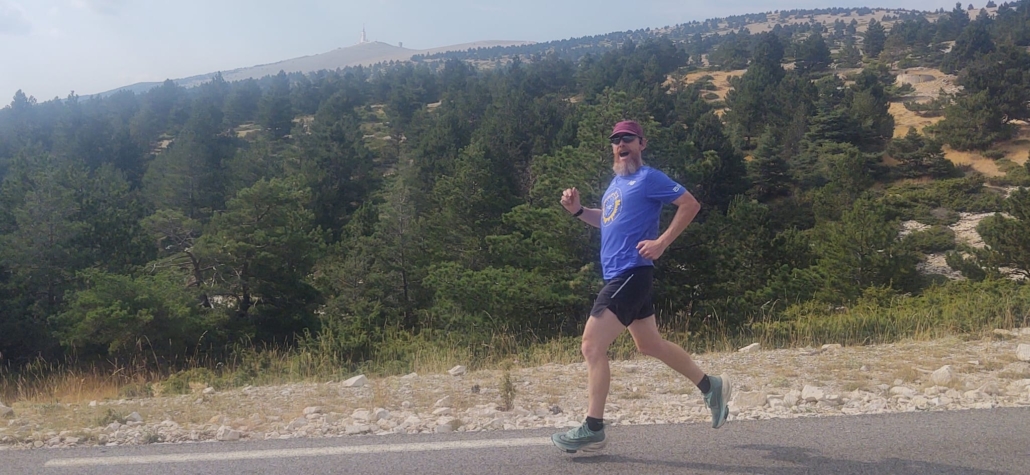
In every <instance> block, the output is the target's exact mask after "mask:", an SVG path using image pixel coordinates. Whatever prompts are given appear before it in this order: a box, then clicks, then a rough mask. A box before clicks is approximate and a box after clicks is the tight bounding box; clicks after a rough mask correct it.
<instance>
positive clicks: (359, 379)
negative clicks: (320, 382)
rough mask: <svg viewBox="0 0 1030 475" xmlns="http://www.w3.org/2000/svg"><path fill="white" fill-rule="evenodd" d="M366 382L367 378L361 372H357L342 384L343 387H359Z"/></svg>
mask: <svg viewBox="0 0 1030 475" xmlns="http://www.w3.org/2000/svg"><path fill="white" fill-rule="evenodd" d="M365 384H368V378H366V377H365V375H363V374H359V375H357V376H355V377H353V378H350V379H348V380H346V381H344V382H343V384H342V386H343V387H345V388H360V387H362V386H364V385H365Z"/></svg>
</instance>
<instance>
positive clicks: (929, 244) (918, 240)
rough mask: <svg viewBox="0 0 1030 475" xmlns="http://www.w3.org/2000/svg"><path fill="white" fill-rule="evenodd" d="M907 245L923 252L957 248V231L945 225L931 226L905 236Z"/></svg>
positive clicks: (929, 252) (937, 251) (933, 252)
mask: <svg viewBox="0 0 1030 475" xmlns="http://www.w3.org/2000/svg"><path fill="white" fill-rule="evenodd" d="M905 245H906V246H908V247H909V249H912V250H914V251H919V252H921V253H923V254H935V253H939V252H944V251H950V250H952V249H955V231H952V230H951V228H946V227H944V226H931V227H930V228H929V229H925V230H923V231H915V232H913V233H911V234H909V235H908V236H905Z"/></svg>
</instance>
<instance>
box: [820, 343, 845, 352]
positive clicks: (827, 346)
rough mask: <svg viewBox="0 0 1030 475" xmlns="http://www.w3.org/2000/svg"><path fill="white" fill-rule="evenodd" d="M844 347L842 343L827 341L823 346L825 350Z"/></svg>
mask: <svg viewBox="0 0 1030 475" xmlns="http://www.w3.org/2000/svg"><path fill="white" fill-rule="evenodd" d="M841 348H843V347H842V346H841V344H840V343H827V344H825V345H823V346H822V350H823V351H830V350H839V349H841Z"/></svg>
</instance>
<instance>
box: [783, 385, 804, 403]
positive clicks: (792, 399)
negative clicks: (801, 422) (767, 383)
mask: <svg viewBox="0 0 1030 475" xmlns="http://www.w3.org/2000/svg"><path fill="white" fill-rule="evenodd" d="M799 400H801V392H800V391H798V390H797V389H791V390H790V392H788V393H787V395H786V396H783V403H784V404H786V405H787V407H794V406H797V405H798V401H799Z"/></svg>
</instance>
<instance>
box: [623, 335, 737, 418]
mask: <svg viewBox="0 0 1030 475" xmlns="http://www.w3.org/2000/svg"><path fill="white" fill-rule="evenodd" d="M629 332H630V334H632V335H633V341H634V342H635V343H636V344H637V349H638V350H640V352H641V353H643V354H645V355H648V356H653V357H655V358H658V359H660V360H662V362H663V363H665V364H666V365H668V366H669V367H670V368H672V369H674V370H676V371H677V372H678V373H680V374H682V375H683V376H686V377H687V379H689V380H690V381H691V382H693V383H694V385H695V386H697V388H698V389H699V390H701V392H702V393H704V398H705V405H706V406H708V409H710V410H711V411H712V427H713V428H716V429H718V428H719V427H722V425H723V424H725V423H726V420H727V418H728V417H729V414H730V413H729V406H728V404H729V401H730V398H731V397H732V396H733V387H732V385H730V383H729V381H728V380H726V377H725V376H710V377H708V378H705V373H704V371H701V368H699V367H698V366H697V363H694V360H693V359H691V358H690V354H689V353H687V351H686V350H684V349H683V348H681V347H680V346H679V345H677V344H675V343H673V342H671V341H668V340H666V339H664V338H662V336H661V334H659V333H658V326H657V324H656V323H655V318H654V315H651V316H650V317H647V318H645V319H643V320H636V321H634V322H633V323H632V324H630V326H629Z"/></svg>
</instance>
